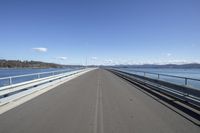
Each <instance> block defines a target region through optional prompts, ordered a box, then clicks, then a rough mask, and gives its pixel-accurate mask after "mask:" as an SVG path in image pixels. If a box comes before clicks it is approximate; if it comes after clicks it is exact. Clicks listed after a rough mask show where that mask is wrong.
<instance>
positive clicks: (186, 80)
mask: <svg viewBox="0 0 200 133" xmlns="http://www.w3.org/2000/svg"><path fill="white" fill-rule="evenodd" d="M185 85H186V86H187V85H188V79H187V78H185Z"/></svg>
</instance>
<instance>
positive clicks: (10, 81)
mask: <svg viewBox="0 0 200 133" xmlns="http://www.w3.org/2000/svg"><path fill="white" fill-rule="evenodd" d="M11 84H12V77H10V78H9V85H11Z"/></svg>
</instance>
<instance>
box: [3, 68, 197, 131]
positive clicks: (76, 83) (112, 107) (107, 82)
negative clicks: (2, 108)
mask: <svg viewBox="0 0 200 133" xmlns="http://www.w3.org/2000/svg"><path fill="white" fill-rule="evenodd" d="M0 133H200V127H198V126H197V125H195V124H193V123H192V122H190V121H188V120H187V119H185V118H184V117H182V116H181V115H178V114H177V113H176V112H174V111H172V110H171V109H169V108H167V107H166V106H164V105H163V104H161V103H159V102H157V101H156V100H155V99H153V98H152V97H150V96H148V95H146V94H145V93H143V92H142V91H140V90H138V89H137V88H136V87H133V86H132V85H131V84H129V83H127V82H126V81H124V80H122V79H120V78H119V77H117V76H115V75H113V74H112V73H110V72H108V71H105V70H100V69H97V70H93V71H91V72H88V73H86V74H84V75H82V76H80V77H78V78H76V79H73V80H71V81H69V82H66V83H64V84H62V85H60V86H58V87H56V88H55V89H52V90H50V91H48V92H46V93H44V94H42V95H40V96H38V97H36V98H34V99H32V100H31V101H28V102H26V103H25V104H22V105H20V106H18V107H16V108H14V109H12V110H10V111H8V112H6V113H4V114H2V115H0Z"/></svg>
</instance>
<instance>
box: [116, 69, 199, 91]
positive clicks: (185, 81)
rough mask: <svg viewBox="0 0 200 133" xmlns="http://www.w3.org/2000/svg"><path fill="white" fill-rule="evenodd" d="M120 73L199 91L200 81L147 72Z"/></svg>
mask: <svg viewBox="0 0 200 133" xmlns="http://www.w3.org/2000/svg"><path fill="white" fill-rule="evenodd" d="M118 70H121V69H118ZM121 71H125V72H128V73H133V74H137V75H140V76H144V77H149V78H153V79H158V80H162V81H167V82H170V83H174V84H178V85H184V86H187V87H191V88H196V89H200V79H196V78H190V77H183V76H174V75H168V74H160V73H153V72H147V71H138V70H130V71H127V70H121Z"/></svg>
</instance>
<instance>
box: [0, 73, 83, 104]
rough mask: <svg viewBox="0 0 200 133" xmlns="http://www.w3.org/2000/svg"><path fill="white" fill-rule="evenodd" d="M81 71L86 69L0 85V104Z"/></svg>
mask: <svg viewBox="0 0 200 133" xmlns="http://www.w3.org/2000/svg"><path fill="white" fill-rule="evenodd" d="M83 71H87V70H86V69H80V70H74V71H67V72H65V73H61V74H57V75H52V76H48V77H43V78H39V79H35V80H31V81H26V82H22V83H17V84H12V85H9V86H4V87H0V106H1V105H4V104H5V103H8V102H9V101H12V100H13V99H17V98H20V97H23V96H26V95H29V94H30V93H32V92H35V91H37V90H38V89H39V90H40V89H41V88H45V87H47V86H50V85H54V84H57V83H59V82H61V81H62V80H64V79H65V78H67V77H69V76H71V75H75V74H77V73H81V72H83ZM55 72H58V71H55ZM45 73H46V72H45ZM39 74H41V73H39ZM29 75H32V74H29ZM15 77H19V76H15ZM44 86H45V87H44ZM15 95H17V96H15ZM12 97H14V98H12Z"/></svg>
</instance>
